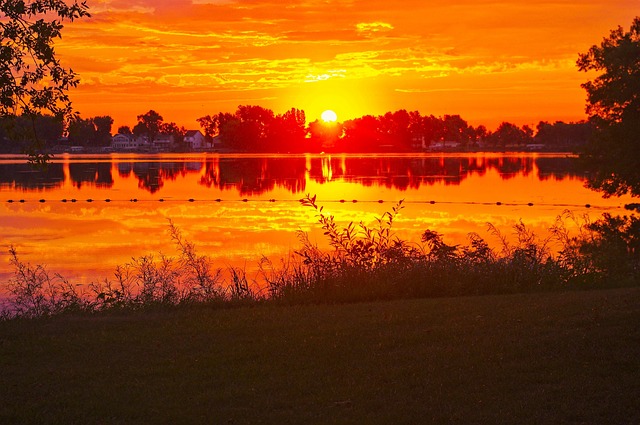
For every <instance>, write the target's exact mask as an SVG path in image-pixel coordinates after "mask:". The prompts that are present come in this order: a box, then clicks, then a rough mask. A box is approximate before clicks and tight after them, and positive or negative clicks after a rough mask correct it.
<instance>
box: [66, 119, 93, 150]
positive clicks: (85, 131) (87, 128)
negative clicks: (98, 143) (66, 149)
mask: <svg viewBox="0 0 640 425" xmlns="http://www.w3.org/2000/svg"><path fill="white" fill-rule="evenodd" d="M67 133H68V135H69V143H71V144H72V145H74V146H91V145H93V143H94V141H95V138H96V127H95V125H94V124H93V120H92V119H90V118H89V119H80V118H79V119H75V120H73V121H72V122H71V123H70V124H69V128H68V129H67Z"/></svg>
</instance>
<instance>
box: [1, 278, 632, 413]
mask: <svg viewBox="0 0 640 425" xmlns="http://www.w3.org/2000/svg"><path fill="white" fill-rule="evenodd" d="M0 423H3V424H4V423H7V424H23V423H25V424H29V423H33V424H46V423H60V424H74V423H77V424H136V423H153V424H156V423H166V424H174V423H211V424H254V423H267V424H281V423H296V424H331V423H344V424H347V423H353V424H421V423H460V424H473V423H478V424H486V423H496V424H507V423H510V424H542V423H550V424H563V423H566V424H605V423H613V424H624V423H629V424H632V423H640V289H618V290H593V291H584V292H566V293H544V294H526V295H507V296H486V297H460V298H441V299H426V300H410V301H392V302H382V303H362V304H345V305H318V306H294V307H278V306H273V305H271V306H257V307H252V308H239V309H228V310H213V309H207V308H193V309H179V310H174V311H169V312H162V313H139V314H127V315H114V314H111V315H103V316H96V317H59V318H55V319H52V320H36V321H13V322H4V323H0Z"/></svg>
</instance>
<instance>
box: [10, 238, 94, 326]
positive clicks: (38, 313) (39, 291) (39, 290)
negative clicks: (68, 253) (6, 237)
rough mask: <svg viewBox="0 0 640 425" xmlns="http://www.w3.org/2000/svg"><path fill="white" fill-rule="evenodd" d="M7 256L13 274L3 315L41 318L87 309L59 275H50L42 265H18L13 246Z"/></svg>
mask: <svg viewBox="0 0 640 425" xmlns="http://www.w3.org/2000/svg"><path fill="white" fill-rule="evenodd" d="M9 255H10V260H9V264H10V265H11V266H12V267H13V268H14V274H13V277H12V278H11V279H9V282H8V285H7V289H8V292H9V294H10V296H11V297H12V298H11V303H10V309H9V311H8V312H4V313H5V315H8V316H22V317H43V316H50V315H54V314H59V313H62V312H64V311H71V310H74V311H82V310H85V309H87V308H88V307H89V303H88V302H87V301H86V300H85V298H84V297H83V294H82V293H81V292H80V291H78V289H77V287H76V286H74V285H73V284H71V283H69V281H67V280H66V279H64V278H63V277H62V276H60V275H59V274H57V273H56V274H53V275H51V274H50V273H49V271H48V270H47V269H46V268H45V267H44V266H42V265H37V266H35V267H34V266H31V264H29V263H24V262H22V261H20V259H19V258H18V253H17V251H16V250H15V248H14V247H13V246H12V247H10V248H9Z"/></svg>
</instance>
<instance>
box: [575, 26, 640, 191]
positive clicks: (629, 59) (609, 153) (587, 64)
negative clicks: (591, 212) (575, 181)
mask: <svg viewBox="0 0 640 425" xmlns="http://www.w3.org/2000/svg"><path fill="white" fill-rule="evenodd" d="M577 65H578V68H579V69H580V71H598V72H600V73H601V74H600V75H599V76H598V77H597V78H595V79H594V80H592V81H587V82H586V83H584V84H582V87H583V88H584V89H585V90H586V91H587V107H586V110H587V113H588V114H589V118H590V120H591V122H592V123H593V124H594V125H595V127H596V129H597V131H596V134H595V137H594V139H593V143H592V144H591V146H590V148H589V150H588V152H587V153H586V157H587V158H588V159H589V161H590V162H591V163H592V164H594V165H595V166H596V170H597V171H596V173H594V174H593V175H592V177H591V178H590V179H589V186H590V187H592V188H593V189H596V190H599V191H602V192H603V193H604V194H605V196H611V195H618V196H619V195H624V194H626V193H630V194H631V195H633V196H640V17H636V18H635V19H634V20H633V23H632V24H631V28H630V30H629V31H626V32H625V31H624V30H623V28H622V27H618V28H617V29H615V30H612V31H611V33H610V34H609V37H606V38H604V39H603V41H602V42H601V43H600V45H594V46H592V47H591V48H590V49H589V51H588V52H587V53H584V54H581V55H580V56H579V58H578V62H577Z"/></svg>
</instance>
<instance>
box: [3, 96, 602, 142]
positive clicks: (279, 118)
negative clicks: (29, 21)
mask: <svg viewBox="0 0 640 425" xmlns="http://www.w3.org/2000/svg"><path fill="white" fill-rule="evenodd" d="M196 121H197V122H198V124H199V126H200V129H201V130H202V133H203V134H204V135H205V137H206V138H207V140H208V141H209V143H211V144H213V143H214V142H215V146H216V147H217V148H218V149H219V150H222V151H229V152H259V153H263V152H275V153H278V152H279V153H303V152H309V153H318V152H391V151H393V152H410V151H421V150H427V149H428V150H461V151H465V150H521V149H523V148H524V147H526V146H527V145H532V144H537V145H539V147H540V148H544V149H546V150H556V151H558V150H577V149H580V148H581V147H582V146H584V145H585V144H586V143H587V142H588V140H589V138H590V136H591V133H592V131H593V127H592V125H591V124H590V123H588V122H586V121H580V122H570V123H565V122H562V121H557V122H554V123H550V122H547V121H540V122H539V123H538V125H537V126H536V128H535V129H533V128H531V127H530V126H528V125H524V126H521V127H520V126H517V125H516V124H513V123H509V122H503V123H501V124H500V125H499V126H498V127H497V128H496V130H495V131H491V130H488V129H487V127H486V126H484V125H478V126H475V127H474V126H472V125H470V124H469V123H468V122H467V121H466V120H464V119H463V118H462V117H461V116H460V115H444V116H442V117H436V116H434V115H422V114H420V112H418V111H412V112H408V111H406V110H404V109H401V110H398V111H395V112H387V113H385V114H384V115H379V116H373V115H365V116H362V117H359V118H355V119H351V120H346V121H344V122H324V121H321V120H315V121H312V122H310V123H308V124H307V122H306V116H305V112H304V111H303V110H301V109H296V108H291V109H289V110H288V111H286V112H285V113H283V114H275V113H274V112H273V111H272V110H270V109H267V108H263V107H261V106H255V105H240V106H238V108H237V110H236V111H235V113H229V112H219V113H217V114H214V115H205V116H202V117H200V118H198V119H197V120H196ZM113 122H114V121H113V118H112V117H110V116H108V115H105V116H96V117H92V118H87V119H82V118H77V119H76V120H73V121H71V123H70V124H69V125H68V126H66V128H65V126H64V125H63V123H62V121H61V120H60V119H57V118H55V117H53V116H47V115H39V116H38V117H37V118H36V119H35V120H33V119H32V117H24V116H17V117H16V116H5V117H3V118H2V119H0V152H4V153H18V152H20V151H21V150H22V149H24V148H25V146H28V145H29V144H30V143H32V142H31V141H32V140H33V139H34V138H35V139H38V140H40V141H41V142H43V143H44V144H45V145H46V146H47V148H48V149H50V150H53V151H55V150H56V147H59V146H60V145H72V146H83V147H87V148H96V149H97V148H104V147H108V146H110V143H111V137H112V135H111V132H112V125H113ZM117 133H118V134H124V135H127V136H129V137H135V138H145V140H146V141H147V142H149V143H152V142H153V141H155V140H157V139H158V138H160V137H165V138H171V140H172V141H173V147H172V150H174V151H184V150H186V149H187V147H186V146H185V145H184V144H183V142H184V137H185V134H186V133H187V129H186V128H185V127H181V126H178V125H177V124H176V123H175V122H165V121H164V118H163V116H162V115H161V114H160V113H158V112H156V111H154V110H150V111H148V112H146V113H144V114H140V115H138V116H137V123H136V125H135V126H133V128H131V127H129V126H126V125H125V126H120V127H119V128H118V130H117Z"/></svg>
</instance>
